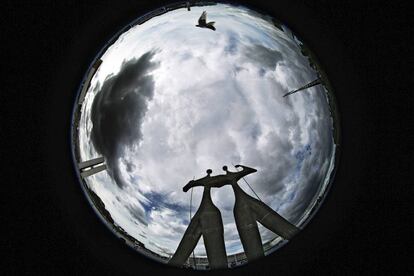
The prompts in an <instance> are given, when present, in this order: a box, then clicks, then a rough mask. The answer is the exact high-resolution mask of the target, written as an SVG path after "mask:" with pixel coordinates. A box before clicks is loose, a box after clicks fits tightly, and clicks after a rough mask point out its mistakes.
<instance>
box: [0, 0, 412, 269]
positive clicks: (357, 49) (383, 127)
mask: <svg viewBox="0 0 414 276" xmlns="http://www.w3.org/2000/svg"><path fill="white" fill-rule="evenodd" d="M240 2H241V3H242V4H244V5H247V6H251V7H252V8H254V9H259V10H263V11H264V12H266V13H271V14H272V15H274V16H275V17H276V18H279V19H280V20H281V21H282V22H286V23H287V25H288V26H289V27H290V28H291V29H292V30H293V32H295V33H297V34H298V36H299V37H301V38H302V39H303V40H304V42H305V43H306V44H307V45H309V48H310V49H312V50H313V51H314V52H315V53H316V54H317V56H318V59H319V61H320V63H321V65H322V67H323V68H325V71H326V72H327V75H328V76H329V78H330V81H331V83H332V85H333V86H334V89H335V95H336V98H337V104H338V107H339V110H340V112H341V129H342V136H341V138H342V156H341V162H340V164H339V167H338V170H337V174H336V176H335V182H334V183H333V186H332V189H331V190H330V191H329V193H328V196H327V198H326V200H325V202H324V204H323V205H322V206H321V208H320V209H319V211H318V213H317V214H316V215H315V217H314V218H313V219H312V221H311V222H310V223H309V224H308V225H307V226H306V227H305V229H304V230H303V231H301V233H300V235H298V236H297V237H295V239H294V240H292V241H291V242H289V244H288V245H286V246H284V247H283V248H281V249H280V250H278V251H277V252H275V253H274V254H272V255H270V256H268V257H266V258H263V259H262V260H258V261H256V262H254V263H250V264H248V265H247V266H244V267H240V268H236V269H233V270H229V271H225V272H223V274H224V273H226V274H242V275H250V274H252V273H256V274H257V273H258V274H280V275H285V274H288V275H291V274H293V275H302V274H305V273H306V274H321V273H328V274H351V273H355V274H377V275H390V274H394V275H395V274H400V275H407V274H409V271H411V273H412V272H413V271H412V270H413V269H412V266H410V265H409V261H410V260H409V259H408V256H409V252H410V250H412V246H410V236H411V234H412V213H411V212H410V211H409V210H411V208H410V201H411V200H410V195H411V193H412V188H411V185H410V177H409V175H408V171H409V168H410V164H411V161H410V158H411V152H412V149H411V148H410V142H409V141H410V140H412V129H411V127H410V126H411V125H410V123H409V117H410V116H411V115H410V114H411V113H412V109H411V108H407V107H405V105H404V104H405V103H408V102H409V101H410V100H412V98H411V96H410V95H411V93H410V92H409V91H410V90H409V88H408V87H407V86H404V82H403V79H402V77H401V76H402V75H403V74H404V71H405V68H408V66H407V65H408V60H409V58H407V57H409V56H410V55H408V53H407V50H406V49H407V48H409V47H408V43H407V42H406V41H407V37H408V34H407V32H406V31H407V29H409V28H410V26H411V25H410V24H409V23H408V22H409V20H408V18H409V14H408V11H409V9H408V3H406V2H404V1H393V2H383V3H382V2H379V3H375V4H373V3H371V2H370V1H360V2H358V3H351V2H348V1H341V2H332V1H324V0H314V1H283V0H282V1H275V2H270V1H261V0H259V1H254V2H251V1H243V0H242V1H240ZM161 3H162V2H161V1H151V2H149V1H145V0H144V1H139V2H138V1H132V0H130V1H127V0H120V1H117V2H116V3H115V2H110V1H103V2H102V1H90V2H88V3H71V2H69V1H67V2H63V1H61V2H58V3H55V2H52V1H50V2H49V1H46V2H43V3H32V4H23V3H11V2H6V3H5V4H4V11H5V16H3V17H2V20H3V21H2V22H3V24H2V27H3V28H4V31H3V37H4V39H3V41H2V42H3V43H2V48H3V51H1V55H2V60H3V62H4V63H5V68H6V70H7V72H6V73H7V77H6V78H5V79H4V80H3V85H4V88H3V89H4V90H3V91H4V92H3V91H2V93H1V94H0V95H1V101H0V102H1V104H2V106H1V111H2V118H6V120H2V121H3V122H2V132H1V133H2V135H1V136H2V138H3V139H2V148H1V149H2V158H3V159H4V160H6V161H7V165H6V166H2V175H3V180H2V183H4V186H3V187H4V193H2V195H3V196H2V199H1V206H2V207H3V208H4V209H5V211H3V216H2V220H3V221H4V222H3V228H4V229H6V231H5V233H4V234H3V236H2V239H1V241H2V248H3V250H4V252H6V255H7V257H6V259H5V261H6V265H5V266H3V267H2V271H4V272H5V273H7V274H10V275H14V274H22V273H25V274H36V275H37V274H42V275H44V274H46V275H49V274H54V275H56V274H80V275H84V274H98V273H99V274H104V275H115V274H131V275H132V274H134V275H136V274H138V273H140V274H144V275H146V274H149V275H152V274H158V273H173V274H174V273H177V274H194V273H195V272H192V271H187V270H181V269H175V268H171V267H167V266H162V265H160V264H158V263H156V262H153V261H151V260H149V259H147V258H146V257H143V256H140V255H139V254H137V253H136V252H134V251H133V250H131V249H129V248H128V247H127V246H125V245H122V244H121V243H120V242H119V241H118V240H117V239H116V238H115V236H114V235H113V234H112V233H111V232H110V231H109V230H107V229H106V228H105V227H103V226H102V223H101V221H100V220H99V219H98V217H97V216H96V215H95V213H94V211H93V210H92V208H91V207H90V206H89V203H88V202H87V200H86V198H85V196H84V195H83V192H82V191H81V189H80V188H79V185H77V181H76V177H75V175H74V173H73V169H72V161H71V154H70V143H69V137H70V135H69V130H70V123H71V116H70V115H71V112H72V104H73V103H74V101H75V93H74V91H76V88H77V86H78V85H79V81H80V80H81V79H82V76H83V75H84V73H85V72H86V70H87V69H88V65H89V64H90V63H91V62H92V58H93V57H94V56H95V54H96V53H97V52H98V51H99V49H101V48H102V46H103V45H104V44H105V43H106V42H107V41H108V40H109V39H110V38H111V37H112V35H113V34H115V33H116V32H117V31H118V30H119V29H120V27H122V26H124V25H126V24H127V23H129V22H131V21H132V20H133V19H134V18H136V17H137V15H139V14H142V13H145V12H148V11H150V10H152V9H154V8H156V7H158V6H160V5H161ZM408 72H409V71H408ZM405 97H406V98H405ZM3 129H4V131H3ZM407 142H408V143H407ZM218 273H220V271H219V272H218Z"/></svg>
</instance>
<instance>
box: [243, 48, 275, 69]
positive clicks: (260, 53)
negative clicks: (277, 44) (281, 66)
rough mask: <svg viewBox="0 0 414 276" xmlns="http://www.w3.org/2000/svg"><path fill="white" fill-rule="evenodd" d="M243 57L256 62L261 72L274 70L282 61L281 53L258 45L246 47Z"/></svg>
mask: <svg viewBox="0 0 414 276" xmlns="http://www.w3.org/2000/svg"><path fill="white" fill-rule="evenodd" d="M244 55H245V56H246V57H247V58H248V59H250V60H252V61H254V62H256V63H257V65H258V66H260V67H262V69H263V70H274V69H275V68H276V64H277V63H278V62H279V61H281V60H282V59H283V55H282V53H281V52H279V51H278V50H272V49H269V48H267V47H265V46H263V45H260V44H256V45H251V46H249V47H246V48H245V50H244Z"/></svg>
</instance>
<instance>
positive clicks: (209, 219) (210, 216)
mask: <svg viewBox="0 0 414 276" xmlns="http://www.w3.org/2000/svg"><path fill="white" fill-rule="evenodd" d="M217 211H218V210H217ZM202 219H204V221H201V225H202V227H201V228H202V232H203V239H204V246H205V247H206V252H207V258H208V262H209V264H210V267H211V268H212V269H217V268H227V254H226V247H225V245H224V230H223V220H222V218H221V214H220V212H219V211H218V212H208V213H207V214H205V215H203V217H202Z"/></svg>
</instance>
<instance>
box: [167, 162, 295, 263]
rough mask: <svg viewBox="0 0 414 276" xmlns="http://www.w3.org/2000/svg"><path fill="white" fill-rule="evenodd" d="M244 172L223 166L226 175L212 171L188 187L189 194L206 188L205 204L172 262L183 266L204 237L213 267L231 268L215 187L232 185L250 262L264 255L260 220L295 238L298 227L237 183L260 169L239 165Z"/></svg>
mask: <svg viewBox="0 0 414 276" xmlns="http://www.w3.org/2000/svg"><path fill="white" fill-rule="evenodd" d="M235 167H236V168H242V170H241V171H237V172H230V171H229V170H228V169H227V166H224V167H223V170H224V171H225V172H226V174H222V175H216V176H210V174H211V173H212V170H210V169H209V170H207V176H205V177H203V178H200V179H198V180H192V181H190V182H188V184H187V185H185V186H184V188H183V191H184V192H187V191H188V190H189V189H190V188H193V187H195V186H202V187H204V192H203V197H202V201H201V203H200V207H199V208H198V210H197V212H196V214H195V215H194V217H193V218H192V219H191V222H190V225H189V226H188V228H187V230H186V231H185V233H184V236H183V238H182V240H181V242H180V244H179V245H178V248H177V250H176V252H175V254H174V255H173V257H172V258H171V259H170V261H169V263H170V264H173V265H177V266H182V265H183V264H184V263H185V261H186V260H187V259H188V257H189V256H190V254H191V252H192V251H193V250H194V247H195V246H196V245H197V242H198V240H199V239H200V237H201V235H203V239H204V244H205V247H206V252H207V258H208V261H209V264H210V267H211V268H224V267H227V255H226V250H225V246H224V235H223V221H222V218H221V213H220V211H219V209H218V208H217V207H216V206H215V205H214V204H213V202H212V200H211V196H210V189H211V188H212V187H215V188H220V187H222V186H224V185H231V186H232V188H233V191H234V196H235V204H234V209H233V213H234V219H235V221H236V226H237V231H238V232H239V235H240V241H241V243H242V245H243V249H244V252H245V254H246V256H247V260H248V261H249V262H250V261H253V260H255V259H257V258H260V257H262V256H264V250H263V245H262V239H261V237H260V232H259V228H258V226H257V221H258V222H260V223H261V224H262V225H263V226H265V227H266V228H268V229H269V230H271V231H273V232H274V233H276V234H277V235H279V236H281V237H282V238H284V239H287V240H289V239H291V238H292V237H293V236H294V235H295V234H296V233H297V232H298V231H299V228H297V227H296V226H295V225H293V224H291V223H290V222H289V221H287V220H286V219H284V218H283V217H282V216H281V215H279V214H278V213H277V212H275V211H274V210H273V209H272V208H270V207H269V206H267V205H266V204H265V203H263V202H262V201H260V200H257V199H255V198H253V197H251V196H250V195H248V194H247V193H246V192H244V191H243V190H242V189H241V188H240V186H239V185H238V184H237V181H238V180H239V179H240V178H243V177H244V176H246V175H248V174H251V173H255V172H256V171H257V170H256V169H253V168H249V167H247V166H242V165H236V166H235Z"/></svg>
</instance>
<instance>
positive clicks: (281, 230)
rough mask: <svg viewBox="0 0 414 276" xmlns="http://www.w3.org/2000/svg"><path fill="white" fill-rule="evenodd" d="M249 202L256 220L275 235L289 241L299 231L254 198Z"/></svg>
mask: <svg viewBox="0 0 414 276" xmlns="http://www.w3.org/2000/svg"><path fill="white" fill-rule="evenodd" d="M249 201H250V207H251V209H252V211H253V213H254V215H255V218H256V220H257V221H258V222H260V223H261V224H262V225H263V226H264V227H266V228H268V229H269V230H271V231H273V232H274V233H275V234H277V235H279V236H281V237H282V238H284V239H287V240H290V239H291V238H292V237H293V236H294V235H296V233H297V232H299V230H300V229H299V228H298V227H296V226H295V225H293V224H292V223H290V222H289V221H287V220H286V219H285V218H283V217H282V216H281V215H279V214H278V213H276V212H275V211H274V210H273V209H272V208H270V207H269V206H267V205H266V204H264V203H263V202H261V201H259V200H257V199H254V198H251V199H249Z"/></svg>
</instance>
